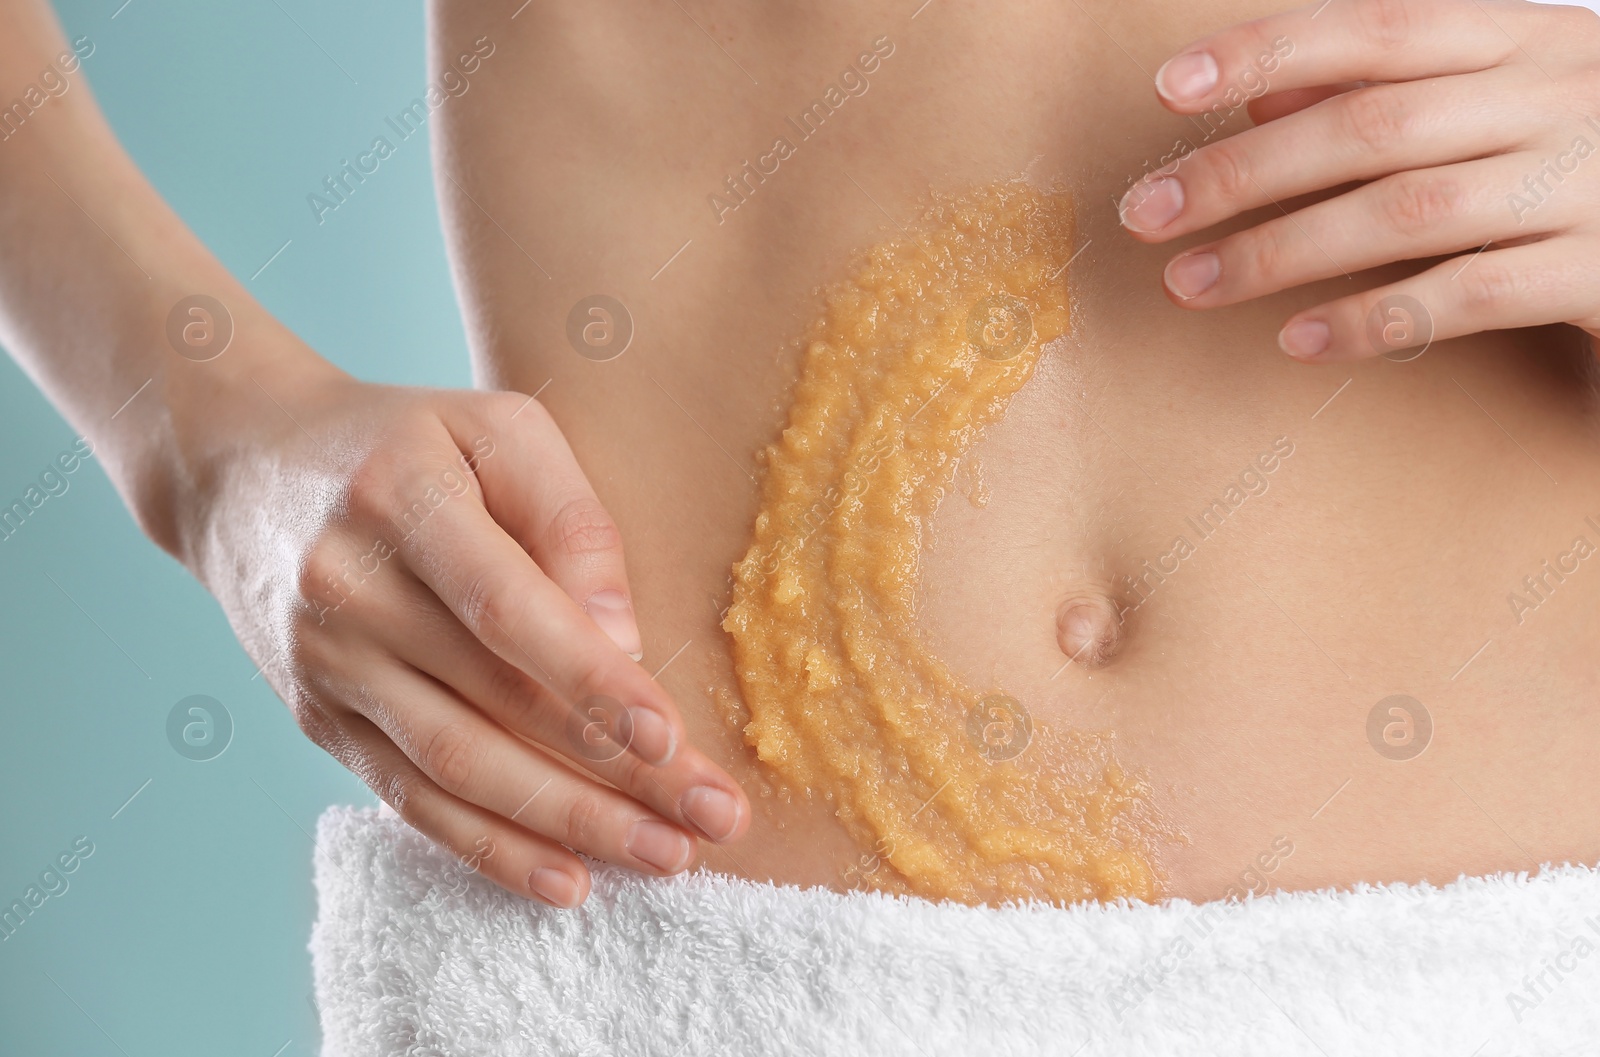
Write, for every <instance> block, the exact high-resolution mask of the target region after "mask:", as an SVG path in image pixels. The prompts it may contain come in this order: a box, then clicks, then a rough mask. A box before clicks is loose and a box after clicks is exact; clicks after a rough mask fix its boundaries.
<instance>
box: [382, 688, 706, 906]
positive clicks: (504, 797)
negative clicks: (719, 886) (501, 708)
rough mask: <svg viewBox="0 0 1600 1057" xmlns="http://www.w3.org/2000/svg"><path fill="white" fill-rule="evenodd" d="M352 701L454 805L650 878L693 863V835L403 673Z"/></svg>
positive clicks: (450, 695) (452, 697)
mask: <svg viewBox="0 0 1600 1057" xmlns="http://www.w3.org/2000/svg"><path fill="white" fill-rule="evenodd" d="M351 704H352V705H353V706H354V707H356V708H357V710H358V711H360V712H361V714H362V715H364V716H366V718H367V719H368V720H370V721H371V722H373V723H375V724H376V725H377V726H378V727H379V729H381V730H382V731H383V732H384V734H385V735H387V736H388V737H389V739H390V740H391V741H393V742H394V743H395V745H397V746H399V748H400V749H401V750H402V751H403V752H404V753H405V754H406V756H407V758H409V759H410V760H411V761H412V762H413V763H414V764H416V766H417V768H418V769H419V770H421V771H422V773H423V774H425V775H427V777H428V778H429V779H431V780H432V781H433V783H434V784H435V785H437V786H438V787H439V788H440V789H441V790H443V791H444V792H446V793H449V794H450V795H451V796H453V797H456V798H457V799H460V800H464V801H466V802H467V803H469V804H472V805H475V806H477V807H480V808H482V809H484V810H485V811H488V812H490V813H491V814H494V815H498V816H500V817H502V818H505V819H507V820H509V821H512V822H515V823H517V824H518V825H520V826H523V827H524V828H526V829H529V830H531V831H533V832H534V833H537V834H539V835H541V836H543V837H546V838H549V839H551V840H554V841H558V842H559V843H561V844H563V845H566V846H567V847H569V848H572V849H573V850H575V851H579V852H582V853H583V854H585V855H589V856H592V857H594V858H596V859H603V860H605V861H607V862H613V863H617V864H618V865H621V866H627V867H630V868H631V869H635V870H641V871H644V872H646V873H654V874H661V875H664V874H671V873H676V872H678V871H679V870H682V869H685V868H686V867H687V866H688V865H689V863H690V862H691V861H692V860H693V858H694V851H695V843H694V838H693V837H692V836H691V835H690V834H689V833H687V832H685V831H684V830H683V829H681V828H680V827H678V826H676V825H674V824H672V823H670V822H668V821H667V820H666V819H663V818H661V817H660V816H659V815H657V814H655V813H654V812H651V811H648V810H647V809H646V808H644V807H643V806H642V805H640V804H638V803H637V802H635V801H633V800H632V799H630V798H628V797H627V796H625V795H624V794H622V793H620V792H618V791H617V790H615V789H611V788H609V787H607V786H603V785H601V784H599V783H598V782H595V781H593V780H591V779H588V778H585V777H583V776H582V775H580V774H578V773H577V772H575V771H574V770H572V769H571V768H570V767H567V766H566V765H565V764H562V763H559V762H557V761H556V760H554V759H552V758H551V757H549V756H548V755H546V754H545V753H543V752H540V751H539V750H538V749H536V748H534V747H533V746H531V745H529V744H527V743H526V742H524V741H522V740H520V739H518V738H515V737H513V736H512V735H511V734H510V733H509V732H508V731H506V730H505V728H503V727H501V726H499V725H498V724H496V723H493V722H491V721H490V720H489V719H488V718H486V717H485V716H484V715H483V713H481V712H479V711H478V710H477V709H475V708H473V707H472V706H471V705H469V704H467V703H466V702H465V701H463V700H461V699H460V698H459V697H457V696H456V695H455V694H454V693H452V692H450V691H449V690H448V689H447V688H445V687H444V686H442V685H440V684H439V683H438V682H437V681H435V680H433V679H430V678H428V677H427V676H425V675H422V674H421V673H418V672H417V671H415V669H412V668H410V667H409V666H406V665H403V664H401V665H391V666H388V667H387V668H385V669H382V670H380V671H379V672H378V673H376V674H374V675H373V676H372V678H371V680H370V682H369V683H367V684H365V685H364V686H363V687H362V692H361V694H360V695H359V697H358V698H356V699H355V700H353V701H352V702H351ZM638 766H641V767H642V766H644V765H643V764H639V765H638Z"/></svg>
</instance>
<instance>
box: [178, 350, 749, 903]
mask: <svg viewBox="0 0 1600 1057" xmlns="http://www.w3.org/2000/svg"><path fill="white" fill-rule="evenodd" d="M319 362H320V361H319ZM251 381H252V382H253V383H254V385H255V387H257V388H259V392H256V393H251V392H249V391H246V392H245V393H243V394H242V395H243V397H244V398H246V399H245V400H243V401H241V403H242V404H244V405H246V406H248V410H247V411H246V410H242V409H234V410H233V411H231V412H229V413H228V418H227V421H225V422H216V421H213V423H212V425H211V426H210V427H208V428H207V429H205V430H203V431H193V430H191V431H189V433H188V436H189V438H190V441H189V443H187V444H186V445H185V447H186V448H187V449H188V450H187V451H186V457H185V460H184V461H185V462H186V463H187V464H188V465H187V466H186V469H187V470H188V471H189V472H188V473H186V474H185V475H183V479H184V480H185V481H186V482H188V483H187V484H185V485H184V486H183V487H181V488H177V489H175V491H177V492H179V493H182V494H181V495H180V496H178V497H176V499H177V501H176V503H175V505H176V506H177V507H178V508H179V509H180V511H181V512H180V514H179V516H178V522H179V524H178V526H177V533H178V539H179V541H180V543H179V546H178V547H177V548H176V549H177V550H178V552H179V554H180V557H182V558H183V559H184V560H185V561H186V562H187V563H188V564H189V565H190V567H191V569H193V571H194V572H195V573H196V575H197V576H199V577H200V578H201V580H202V582H203V583H205V584H206V585H207V587H208V588H209V589H210V590H211V592H212V593H213V594H214V595H216V596H217V598H218V599H219V600H220V601H221V602H222V604H223V607H224V608H225V609H226V610H227V613H228V616H229V619H230V621H231V622H232V624H233V627H234V630H235V632H236V633H237V634H238V636H239V638H240V641H241V642H243V643H244V644H245V646H246V648H247V649H248V650H249V652H250V653H251V655H252V656H253V657H254V658H255V659H256V661H257V663H258V664H260V665H261V667H262V670H263V671H264V672H265V674H266V676H267V677H268V678H269V679H270V680H271V681H272V684H273V686H274V687H275V688H276V689H277V691H278V693H279V694H280V695H281V696H282V698H283V699H284V701H286V702H287V703H288V705H289V707H290V709H291V710H292V711H293V713H294V716H295V719H296V720H297V721H298V723H299V725H300V727H301V729H302V730H304V731H305V732H306V734H307V735H308V736H310V737H311V739H312V740H313V741H315V742H317V744H319V745H321V746H322V747H323V748H325V749H327V750H328V752H330V753H331V754H333V756H335V757H336V758H337V759H338V760H339V761H340V762H341V763H343V764H344V765H345V766H346V767H348V768H350V770H352V771H353V772H355V773H356V774H357V775H359V776H360V777H361V778H362V779H363V780H364V781H365V782H366V783H367V784H368V785H369V786H371V787H372V789H373V791H374V792H376V793H377V794H378V796H379V797H381V798H382V799H383V800H385V801H386V802H388V803H389V804H390V805H392V806H393V807H394V809H395V810H396V811H397V812H398V813H399V815H400V817H401V818H403V819H405V820H406V821H407V822H408V823H410V824H411V825H412V826H414V827H415V828H416V829H418V830H420V831H421V832H423V833H425V834H426V835H428V836H429V837H431V838H433V839H434V840H436V841H438V842H439V843H441V844H443V845H445V846H446V847H447V848H449V849H450V850H451V851H453V852H454V853H455V854H456V855H458V856H460V857H461V858H462V859H463V860H465V861H469V862H472V863H474V864H475V866H476V868H477V869H478V870H479V871H480V872H482V873H483V874H484V875H485V876H487V877H489V878H490V879H491V880H493V881H495V882H496V883H498V884H500V885H501V886H503V887H504V888H507V889H509V890H510V891H512V892H515V893H518V894H521V895H532V896H535V897H537V898H539V899H542V900H544V901H545V902H548V903H551V904H554V905H557V906H563V907H571V906H576V905H577V904H579V903H581V902H582V901H583V900H584V898H585V897H586V896H587V894H588V890H589V877H588V871H587V870H586V869H585V868H584V866H583V863H582V862H581V861H580V860H579V859H578V858H577V856H575V855H574V854H573V851H578V852H582V853H584V854H586V855H590V856H593V857H595V858H597V859H604V860H607V861H610V862H614V863H619V864H622V865H624V866H628V867H632V868H634V869H637V870H641V871H644V872H647V873H652V874H670V873H675V872H677V871H680V870H683V869H685V868H686V867H687V866H688V865H689V864H690V863H691V862H692V861H693V859H694V857H695V850H696V845H695V842H694V839H693V835H694V834H696V833H698V834H700V835H703V836H705V837H707V838H709V839H711V840H713V841H725V840H730V839H732V838H734V837H736V836H738V835H739V834H741V833H742V832H743V831H744V829H745V827H746V826H747V825H748V823H749V818H750V807H749V803H748V801H747V800H746V799H745V797H744V795H743V793H742V792H741V791H740V789H739V787H738V785H737V784H736V783H735V782H734V781H733V779H732V778H730V777H729V776H728V775H727V774H726V773H725V772H724V771H722V770H721V769H720V768H719V767H717V766H716V765H715V764H713V763H712V762H711V761H710V760H709V759H707V758H706V756H704V755H703V754H702V753H700V752H699V751H697V750H696V749H695V748H694V747H693V746H691V745H689V744H688V743H687V741H686V738H685V735H684V727H683V723H682V720H681V718H680V716H679V714H678V711H677V709H676V707H675V706H674V704H673V702H672V701H671V699H670V698H669V697H668V696H667V694H666V692H665V691H664V690H663V689H662V687H661V686H660V685H659V684H658V683H656V682H655V680H654V679H653V678H651V676H650V675H649V674H648V673H647V672H646V671H645V670H644V669H643V668H641V667H640V666H639V664H638V663H637V659H638V657H639V655H640V640H639V632H638V629H637V626H636V624H635V622H634V616H633V608H632V606H631V604H630V601H629V592H628V583H627V577H626V574H625V572H624V568H623V558H622V546H621V542H620V540H619V537H618V533H617V529H616V527H615V525H614V524H613V523H612V521H611V519H610V518H609V517H608V516H607V514H606V512H605V510H604V508H602V506H601V505H600V503H599V501H598V500H597V499H596V497H595V493H594V491H593V489H592V488H591V487H590V485H589V482H588V481H587V480H586V479H585V477H584V474H583V472H582V470H580V469H579V467H578V464H577V461H576V460H575V459H574V457H573V454H572V451H571V450H570V449H569V448H568V446H567V443H566V441H565V439H564V438H563V437H562V435H561V432H560V430H559V429H558V428H557V427H556V424H555V423H554V421H553V420H552V419H551V418H550V416H549V414H548V413H546V411H545V409H544V407H543V406H542V405H540V404H539V402H538V401H537V400H534V399H532V398H531V397H528V396H525V395H523V394H520V393H491V392H476V391H454V390H423V389H407V388H395V387H387V386H378V385H370V384H365V383H362V382H358V381H355V380H353V379H350V378H348V377H346V376H344V375H342V374H339V373H338V372H334V371H330V370H327V369H325V368H319V369H316V370H312V371H307V372H305V374H304V375H303V376H300V375H295V374H289V373H285V374H279V375H277V376H276V377H273V376H270V375H269V376H265V377H258V376H252V379H251ZM274 405H276V406H274ZM196 449H198V451H196Z"/></svg>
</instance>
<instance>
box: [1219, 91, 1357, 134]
mask: <svg viewBox="0 0 1600 1057" xmlns="http://www.w3.org/2000/svg"><path fill="white" fill-rule="evenodd" d="M1366 86H1367V83H1366V82H1365V81H1352V82H1350V83H1349V84H1330V85H1323V86H1321V87H1317V88H1295V89H1292V90H1290V91H1287V92H1274V93H1272V94H1271V95H1264V96H1262V97H1260V98H1259V99H1253V100H1251V101H1250V102H1249V103H1248V104H1246V106H1245V110H1246V111H1247V112H1248V113H1249V114H1250V120H1251V121H1253V122H1254V123H1255V124H1256V125H1257V126H1260V125H1265V124H1267V123H1268V122H1269V121H1276V120H1278V119H1279V118H1280V117H1288V116H1289V115H1290V114H1297V113H1299V112H1300V111H1302V110H1304V109H1305V108H1306V107H1308V106H1315V105H1317V104H1318V103H1320V102H1322V101H1323V100H1324V99H1332V98H1333V97H1334V96H1336V95H1342V94H1343V93H1345V92H1351V91H1354V90H1355V89H1357V88H1365V87H1366Z"/></svg>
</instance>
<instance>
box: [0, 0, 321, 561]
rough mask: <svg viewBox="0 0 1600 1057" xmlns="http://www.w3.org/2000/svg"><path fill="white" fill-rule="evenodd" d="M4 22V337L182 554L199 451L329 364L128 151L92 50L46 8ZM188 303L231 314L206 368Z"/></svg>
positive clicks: (29, 1) (18, 5)
mask: <svg viewBox="0 0 1600 1057" xmlns="http://www.w3.org/2000/svg"><path fill="white" fill-rule="evenodd" d="M0 26H3V32H0V106H5V107H11V109H7V110H5V111H4V112H0V135H3V136H4V138H3V139H0V245H3V246H4V247H5V252H4V253H3V254H0V342H3V343H4V344H5V346H6V348H7V349H8V350H9V351H10V352H11V354H12V355H13V356H14V357H15V358H16V359H17V360H18V361H19V362H20V363H21V364H22V366H23V368H24V369H25V370H26V371H27V372H28V373H29V375H30V376H31V377H32V378H33V379H34V380H35V382H37V384H38V385H39V386H40V388H41V389H43V390H44V391H45V393H46V394H47V395H48V396H49V397H50V399H51V400H52V401H53V402H54V403H55V405H56V406H57V407H58V408H59V409H60V410H61V412H62V413H63V414H64V415H65V416H66V417H67V419H68V420H69V421H71V422H72V423H73V425H74V426H75V427H76V428H77V429H78V430H79V431H80V432H81V433H83V434H84V435H85V436H86V437H88V438H89V440H90V442H91V443H93V445H94V447H95V451H96V454H97V455H98V456H99V457H100V458H101V459H102V461H103V463H104V465H105V467H106V470H107V472H108V473H109V474H110V476H111V478H112V481H113V482H114V483H115V484H116V486H117V488H118V490H119V491H120V492H121V493H122V495H123V497H124V499H125V500H126V501H127V503H128V505H129V508H130V509H131V510H132V511H133V512H134V515H135V517H137V518H138V520H139V522H140V524H141V525H142V526H143V527H144V528H145V530H146V531H147V532H148V533H149V534H150V535H151V536H152V538H154V539H155V540H156V542H158V543H159V544H161V545H162V546H163V547H165V548H166V549H168V550H169V551H173V552H174V553H178V552H180V551H181V550H182V549H183V543H182V540H181V536H182V532H181V530H180V522H181V520H182V518H183V516H184V515H183V513H182V510H181V507H182V506H183V505H184V499H185V496H186V494H188V493H191V492H193V491H194V490H196V489H201V488H204V482H203V477H204V473H205V471H204V468H203V463H204V461H205V460H204V456H203V455H202V454H201V453H203V452H206V451H211V450H214V449H215V448H216V446H217V445H218V443H219V437H220V435H225V434H226V432H227V431H228V430H229V429H230V428H236V427H237V426H238V425H239V424H240V418H239V416H241V415H243V416H245V417H247V418H253V417H255V416H258V415H260V414H261V413H262V412H261V407H260V405H266V407H267V408H269V409H270V408H271V404H270V401H268V400H267V399H266V397H265V396H263V395H262V393H261V392H260V391H259V390H258V389H257V388H256V386H257V382H258V381H259V382H261V383H262V384H264V385H268V386H270V385H271V383H272V380H273V379H274V378H279V379H281V378H283V377H284V375H285V374H286V373H288V372H292V373H294V374H295V375H297V376H300V375H304V374H305V373H307V372H311V373H320V372H332V371H333V368H331V367H330V366H328V365H327V364H326V363H325V362H324V361H322V360H320V358H318V357H316V356H315V355H314V354H313V353H311V352H310V350H309V349H307V348H306V347H305V346H304V345H303V344H301V343H300V342H298V341H296V340H295V339H294V338H293V336H292V335H290V334H289V333H288V332H287V331H286V330H285V329H284V328H283V327H282V326H281V325H279V324H278V323H277V322H275V321H274V320H273V319H272V318H271V317H270V316H269V315H268V314H267V313H266V312H265V311H264V310H263V309H262V308H261V306H260V305H258V304H257V303H256V302H255V301H254V299H253V298H251V296H250V295H249V293H248V292H247V291H246V290H245V289H244V288H243V286H241V285H240V284H239V283H238V282H237V281H236V280H235V279H234V278H233V277H232V276H231V275H229V274H228V272H227V271H226V269H224V268H223V267H222V265H221V264H220V263H218V262H217V260H216V259H215V258H214V257H212V256H211V254H210V253H209V252H208V251H207V250H206V249H205V247H204V246H203V245H201V244H200V242H199V241H198V240H197V239H196V238H195V237H194V235H193V234H192V233H191V232H189V230H188V229H187V228H186V227H185V226H184V224H183V222H182V221H181V220H180V219H179V218H178V217H177V215H176V214H174V213H173V212H172V210H171V209H170V208H169V207H168V206H167V205H166V203H165V202H163V201H162V199H161V197H160V195H158V194H157V193H156V191H155V190H154V189H153V188H152V187H151V186H150V184H149V183H148V182H147V181H146V180H145V179H144V177H143V176H142V175H141V174H140V173H139V171H138V169H137V168H136V167H135V166H134V164H133V162H132V161H131V159H129V157H128V156H127V154H126V153H124V151H123V150H122V148H121V147H120V145H119V144H118V143H117V141H116V139H115V137H114V136H113V135H112V133H111V130H110V128H109V127H108V126H107V125H106V123H105V121H104V119H103V118H102V116H101V114H100V112H99V109H98V107H96V105H95V103H94V100H93V98H92V96H91V95H90V92H89V89H88V85H87V84H86V83H85V81H84V77H83V73H84V71H83V69H82V68H81V65H80V62H79V61H77V60H78V59H79V57H80V55H81V54H82V53H86V52H89V49H90V47H91V42H89V41H87V40H83V39H81V38H80V41H79V43H78V49H79V50H78V51H74V47H73V43H72V42H69V41H68V40H66V39H65V37H64V36H63V35H62V33H61V31H60V29H59V28H58V26H57V25H56V23H55V20H54V18H53V16H52V14H51V12H50V9H49V7H48V5H47V4H46V3H44V2H43V0H0ZM90 54H92V53H90ZM47 71H48V72H47ZM30 89H31V90H30ZM14 102H20V103H21V105H20V107H12V104H13V103H14ZM196 294H204V295H208V296H210V297H212V298H215V299H216V300H217V301H219V302H221V304H222V305H223V306H224V307H225V308H226V310H227V314H228V316H229V317H231V321H232V327H233V336H232V339H231V341H230V342H229V343H228V345H227V348H226V352H225V353H224V354H222V355H220V356H216V357H215V358H204V357H207V356H208V355H210V353H209V350H207V349H206V348H204V347H202V348H199V349H194V348H189V347H187V346H185V347H184V351H185V353H186V354H183V355H180V353H179V351H178V349H177V348H175V347H174V344H173V343H172V342H171V341H169V339H168V333H167V331H168V316H169V314H170V313H171V312H172V310H173V307H174V306H175V305H177V304H178V302H179V301H181V300H183V299H184V298H186V297H189V296H191V295H196ZM213 322H214V323H220V322H221V321H213ZM191 333H195V334H199V333H200V332H199V331H194V332H191ZM180 344H181V343H180ZM136 394H137V395H136Z"/></svg>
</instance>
